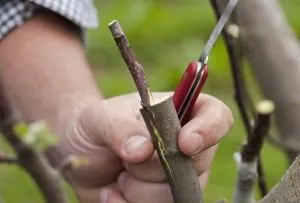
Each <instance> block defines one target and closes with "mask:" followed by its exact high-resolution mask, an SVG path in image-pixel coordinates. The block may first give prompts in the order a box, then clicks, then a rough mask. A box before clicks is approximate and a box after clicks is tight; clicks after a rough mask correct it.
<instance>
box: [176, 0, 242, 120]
mask: <svg viewBox="0 0 300 203" xmlns="http://www.w3.org/2000/svg"><path fill="white" fill-rule="evenodd" d="M237 3H238V0H230V1H229V2H228V4H227V6H226V8H225V10H224V12H223V14H222V16H221V18H220V19H219V21H218V23H217V25H216V26H215V28H214V30H213V32H212V33H211V35H210V37H209V39H208V41H207V43H206V45H205V46H204V49H203V51H202V53H201V55H200V57H199V59H198V61H192V62H190V63H189V65H188V66H187V68H186V69H185V72H184V74H183V76H182V78H181V80H180V83H179V84H178V86H177V87H176V89H175V92H174V95H173V102H174V105H175V108H176V111H177V114H178V118H179V120H180V123H181V125H184V124H186V123H187V122H188V121H189V119H190V116H191V112H192V108H193V106H194V104H195V102H196V100H197V98H198V96H199V94H200V92H201V90H202V88H203V86H204V84H205V81H206V78H207V76H208V66H207V62H208V55H209V53H210V51H211V49H212V47H213V45H214V44H215V42H216V40H217V38H218V37H219V35H220V34H221V32H222V30H223V28H224V27H225V25H226V23H227V22H228V20H229V18H230V16H231V14H232V12H233V10H234V8H235V7H236V5H237Z"/></svg>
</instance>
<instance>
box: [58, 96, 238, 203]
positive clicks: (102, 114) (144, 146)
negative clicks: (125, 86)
mask: <svg viewBox="0 0 300 203" xmlns="http://www.w3.org/2000/svg"><path fill="white" fill-rule="evenodd" d="M153 95H154V97H155V98H158V97H164V96H170V93H155V94H153ZM140 108H141V106H140V99H139V97H138V94H128V95H124V96H119V97H114V98H111V99H107V100H103V101H100V102H99V101H96V102H91V104H90V105H89V106H88V107H87V108H85V109H83V110H82V111H81V112H80V113H79V114H78V117H76V118H75V120H74V121H73V122H72V123H71V124H70V126H69V128H68V129H67V130H66V137H65V138H66V139H65V140H64V142H63V143H62V145H61V146H60V150H61V151H62V152H63V154H75V155H79V156H85V157H87V158H88V159H89V163H88V164H87V165H86V166H83V167H81V168H78V169H75V170H74V171H72V172H71V174H70V176H69V175H68V176H67V178H68V180H69V181H70V182H71V184H72V185H73V186H74V188H75V190H76V192H77V194H78V196H79V198H80V200H81V201H82V202H85V203H86V202H88V203H91V202H95V203H96V202H97V203H141V202H143V203H148V202H149V203H150V202H151V203H169V202H170V203H171V202H173V200H172V194H171V190H170V187H169V185H168V184H167V183H166V182H165V174H164V172H163V169H162V166H161V164H160V161H159V158H158V156H157V154H156V153H155V152H154V146H153V144H152V142H151V136H150V134H149V132H148V130H147V128H146V125H145V123H144V121H143V119H142V117H141V115H140V112H139V109H140ZM232 123H233V118H232V114H231V111H230V110H229V109H228V108H227V107H226V106H225V104H223V103H222V102H221V101H219V100H218V99H216V98H214V97H211V96H209V95H205V94H201V95H200V96H199V98H198V100H197V102H196V104H195V106H194V110H193V113H192V119H191V120H190V121H189V122H188V123H187V124H186V125H184V126H183V127H182V129H181V131H180V134H179V139H178V141H179V147H180V149H181V151H182V152H183V153H185V154H186V155H188V156H191V157H192V159H193V161H194V163H195V167H196V171H197V173H198V175H199V182H200V185H201V187H202V188H203V187H204V186H205V185H206V181H207V178H208V171H209V167H210V164H211V161H212V159H213V157H214V153H215V151H216V149H217V144H218V142H219V141H220V139H221V138H222V137H223V136H224V135H225V134H226V133H227V132H228V130H229V129H230V127H231V125H232Z"/></svg>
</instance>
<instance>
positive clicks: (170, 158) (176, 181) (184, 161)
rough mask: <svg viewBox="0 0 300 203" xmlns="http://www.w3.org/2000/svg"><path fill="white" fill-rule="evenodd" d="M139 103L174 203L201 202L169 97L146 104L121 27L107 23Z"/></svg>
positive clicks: (144, 84) (143, 82)
mask: <svg viewBox="0 0 300 203" xmlns="http://www.w3.org/2000/svg"><path fill="white" fill-rule="evenodd" d="M109 27H110V30H111V32H112V35H113V36H114V39H115V41H116V43H117V45H118V47H119V49H120V52H121V54H122V56H123V59H124V60H125V62H126V64H127V66H128V68H129V70H130V72H131V75H132V77H133V79H134V81H135V84H136V86H137V89H138V90H139V93H140V97H141V100H142V107H143V108H142V109H141V114H142V116H143V119H144V121H145V123H146V125H147V128H148V130H149V132H150V134H151V136H152V140H153V144H154V147H155V149H156V151H157V153H158V156H159V158H160V162H161V164H162V166H163V168H164V171H165V174H166V177H167V180H168V183H169V185H170V188H171V191H172V195H173V199H174V202H175V203H186V202H193V203H201V202H202V193H201V188H200V184H199V181H198V176H197V173H196V170H195V168H194V165H193V162H192V159H191V158H190V157H188V156H186V155H184V154H183V153H182V152H181V151H180V149H179V147H178V143H177V140H178V134H179V131H180V128H181V126H180V122H179V119H178V116H177V112H176V110H175V107H174V104H173V100H172V98H171V97H170V98H168V99H165V100H163V101H161V102H158V103H155V102H154V100H153V102H150V95H151V92H150V90H149V88H148V83H147V82H146V79H145V76H144V73H143V68H142V66H141V65H140V63H138V62H137V60H136V58H135V57H134V54H133V52H132V50H131V49H130V48H129V42H128V41H127V39H126V37H125V34H124V32H123V31H122V29H121V26H120V25H119V23H118V22H117V21H113V22H112V23H110V24H109Z"/></svg>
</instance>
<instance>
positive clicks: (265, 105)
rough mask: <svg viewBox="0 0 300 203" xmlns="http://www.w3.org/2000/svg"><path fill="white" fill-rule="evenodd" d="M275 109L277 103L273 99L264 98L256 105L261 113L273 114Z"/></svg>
mask: <svg viewBox="0 0 300 203" xmlns="http://www.w3.org/2000/svg"><path fill="white" fill-rule="evenodd" d="M274 110H275V104H274V102H272V101H271V100H263V101H261V102H259V103H258V104H257V105H256V111H257V113H259V114H262V115H267V114H271V113H272V112H273V111H274Z"/></svg>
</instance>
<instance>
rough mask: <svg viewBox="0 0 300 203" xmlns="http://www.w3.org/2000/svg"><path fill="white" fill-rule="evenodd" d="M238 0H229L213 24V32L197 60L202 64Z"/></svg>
mask: <svg viewBox="0 0 300 203" xmlns="http://www.w3.org/2000/svg"><path fill="white" fill-rule="evenodd" d="M238 1H239V0H230V1H229V2H228V4H227V6H226V8H225V10H224V12H223V14H222V16H221V18H220V20H219V22H218V24H217V25H216V26H215V28H214V30H213V32H212V33H211V35H210V37H209V39H208V41H207V42H206V45H205V46H204V49H203V52H202V54H201V56H200V58H199V61H200V62H201V63H202V64H204V63H205V62H206V61H207V56H208V54H209V52H210V51H211V49H212V47H213V45H214V44H215V42H216V40H217V39H218V37H219V35H220V34H221V32H222V30H223V28H224V26H225V25H226V23H227V22H228V20H229V18H230V16H231V13H232V11H233V10H234V8H235V7H236V5H237V3H238Z"/></svg>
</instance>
